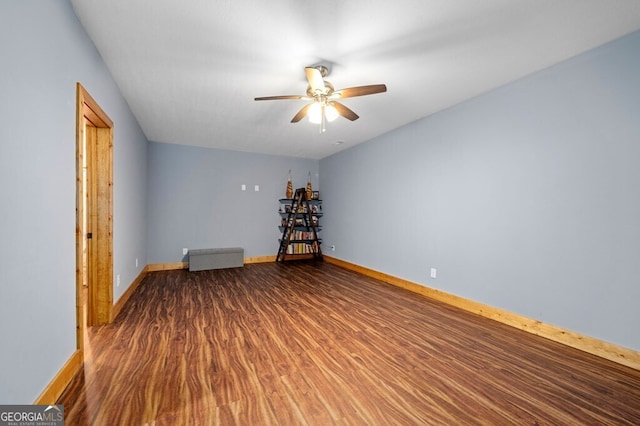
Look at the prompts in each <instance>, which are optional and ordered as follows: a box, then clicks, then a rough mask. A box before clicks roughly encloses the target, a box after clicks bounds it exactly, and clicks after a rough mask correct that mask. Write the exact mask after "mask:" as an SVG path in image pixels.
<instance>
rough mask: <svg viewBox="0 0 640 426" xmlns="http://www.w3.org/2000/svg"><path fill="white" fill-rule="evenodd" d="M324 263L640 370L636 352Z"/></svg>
mask: <svg viewBox="0 0 640 426" xmlns="http://www.w3.org/2000/svg"><path fill="white" fill-rule="evenodd" d="M324 259H325V261H326V262H328V263H332V264H334V265H337V266H340V267H342V268H345V269H349V270H351V271H355V272H358V273H360V274H363V275H366V276H368V277H371V278H375V279H377V280H380V281H383V282H385V283H387V284H391V285H394V286H397V287H401V288H404V289H406V290H409V291H412V292H414V293H418V294H421V295H423V296H426V297H429V298H431V299H435V300H438V301H440V302H444V303H447V304H449V305H452V306H455V307H458V308H460V309H464V310H465V311H469V312H473V313H475V314H478V315H481V316H483V317H486V318H490V319H492V320H495V321H498V322H501V323H503V324H507V325H510V326H512V327H515V328H518V329H520V330H524V331H526V332H528V333H531V334H535V335H537V336H540V337H544V338H547V339H549V340H553V341H555V342H558V343H562V344H564V345H567V346H570V347H572V348H575V349H579V350H581V351H584V352H588V353H590V354H593V355H597V356H599V357H602V358H605V359H608V360H610V361H614V362H616V363H618V364H622V365H626V366H627V367H631V368H633V369H636V370H640V352H638V351H634V350H632V349H628V348H625V347H622V346H618V345H614V344H612V343H608V342H605V341H602V340H598V339H595V338H593V337H589V336H585V335H582V334H579V333H576V332H573V331H570V330H565V329H562V328H560V327H556V326H554V325H550V324H545V323H543V322H540V321H537V320H533V319H530V318H527V317H524V316H521V315H518V314H514V313H511V312H507V311H503V310H501V309H497V308H494V307H491V306H487V305H483V304H482V303H478V302H474V301H472V300H468V299H464V298H462V297H459V296H455V295H452V294H449V293H446V292H443V291H440V290H436V289H433V288H429V287H426V286H423V285H421V284H417V283H414V282H411V281H407V280H404V279H402V278H397V277H394V276H392V275H388V274H385V273H383V272H379V271H375V270H373V269H369V268H366V267H364V266H360V265H356V264H354V263H351V262H347V261H344V260H341V259H337V258H334V257H330V256H326V255H325V256H324Z"/></svg>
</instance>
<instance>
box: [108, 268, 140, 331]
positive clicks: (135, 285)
mask: <svg viewBox="0 0 640 426" xmlns="http://www.w3.org/2000/svg"><path fill="white" fill-rule="evenodd" d="M147 272H149V266H148V265H147V266H145V267H144V268H143V269H142V271H140V274H139V275H138V276H137V277H136V279H135V280H133V282H132V283H131V285H130V286H129V288H128V289H127V290H126V291H125V292H124V293H122V296H120V298H119V299H118V301H117V302H116V303H115V304H114V305H113V316H112V318H114V319H115V318H116V317H117V316H118V314H119V313H120V311H122V308H123V307H124V304H125V303H127V300H129V298H130V297H131V295H132V294H133V293H134V292H135V291H136V289H137V288H138V286H139V285H140V283H141V282H142V280H143V279H144V277H146V276H147Z"/></svg>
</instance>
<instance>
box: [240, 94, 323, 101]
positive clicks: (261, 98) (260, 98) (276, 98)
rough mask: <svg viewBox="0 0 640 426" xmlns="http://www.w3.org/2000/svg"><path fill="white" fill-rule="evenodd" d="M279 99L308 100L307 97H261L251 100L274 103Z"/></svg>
mask: <svg viewBox="0 0 640 426" xmlns="http://www.w3.org/2000/svg"><path fill="white" fill-rule="evenodd" d="M279 99H305V100H310V99H311V98H309V97H308V96H302V95H282V96H262V97H259V98H253V100H254V101H275V100H279Z"/></svg>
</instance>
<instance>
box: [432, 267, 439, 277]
mask: <svg viewBox="0 0 640 426" xmlns="http://www.w3.org/2000/svg"><path fill="white" fill-rule="evenodd" d="M437 276H438V270H437V269H436V268H431V278H436V277H437Z"/></svg>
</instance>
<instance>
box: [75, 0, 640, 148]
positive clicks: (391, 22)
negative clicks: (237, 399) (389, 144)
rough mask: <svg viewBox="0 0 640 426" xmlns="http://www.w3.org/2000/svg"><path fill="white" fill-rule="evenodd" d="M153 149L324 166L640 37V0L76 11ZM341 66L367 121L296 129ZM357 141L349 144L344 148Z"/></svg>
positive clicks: (299, 0) (171, 4)
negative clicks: (292, 159)
mask: <svg viewBox="0 0 640 426" xmlns="http://www.w3.org/2000/svg"><path fill="white" fill-rule="evenodd" d="M71 4H72V5H73V8H74V10H75V12H76V14H77V16H78V18H79V19H80V21H81V22H82V24H83V26H84V27H85V28H86V30H87V32H88V34H89V36H90V37H91V39H92V40H93V42H94V43H95V45H96V47H97V48H98V50H99V52H100V54H101V55H102V57H103V58H104V61H105V63H106V64H107V67H108V68H109V70H110V71H111V73H112V74H113V77H114V79H115V80H116V82H117V84H118V85H119V87H120V89H121V90H122V93H123V95H124V97H125V98H126V100H127V102H128V103H129V105H130V107H131V109H132V111H133V114H134V115H135V116H136V118H137V120H138V122H139V123H140V125H141V127H142V130H143V131H144V133H145V134H146V136H147V138H148V139H149V140H152V141H156V142H168V143H175V144H185V145H194V146H203V147H212V148H221V149H230V150H237V151H247V152H258V153H265V154H276V155H290V156H296V157H305V158H314V159H319V158H323V157H326V156H328V155H331V154H333V153H335V152H338V151H340V150H343V149H346V148H349V147H352V146H354V145H356V144H358V143H361V142H364V141H366V140H369V139H371V138H373V137H375V136H377V135H380V134H382V133H385V132H388V131H390V130H392V129H394V128H397V127H400V126H402V125H404V124H407V123H409V122H412V121H415V120H417V119H419V118H422V117H425V116H428V115H430V114H433V113H434V112H437V111H440V110H442V109H445V108H447V107H450V106H452V105H455V104H457V103H459V102H461V101H464V100H465V99H469V98H471V97H473V96H476V95H478V94H481V93H483V92H486V91H488V90H491V89H493V88H495V87H498V86H500V85H503V84H505V83H507V82H510V81H513V80H515V79H518V78H520V77H522V76H524V75H527V74H529V73H532V72H534V71H537V70H540V69H543V68H545V67H548V66H550V65H552V64H554V63H557V62H560V61H562V60H564V59H567V58H569V57H571V56H574V55H576V54H578V53H581V52H583V51H586V50H589V49H591V48H594V47H596V46H599V45H602V44H604V43H606V42H608V41H610V40H613V39H615V38H618V37H620V36H623V35H625V34H628V33H630V32H633V31H635V30H638V29H640V1H639V0H615V1H612V0H482V1H479V0H392V1H390V0H386V1H383V0H325V1H310V0H270V1H257V0H188V1H178V0H109V1H107V0H71ZM318 63H323V64H328V65H330V75H329V76H328V77H327V78H326V80H328V81H330V82H332V83H333V85H334V86H335V87H336V89H340V88H345V87H351V86H360V85H367V84H377V83H385V84H386V85H387V88H388V91H387V92H386V93H382V94H376V95H370V96H363V97H357V98H350V99H345V100H344V101H343V103H344V104H345V105H346V106H348V107H349V108H351V109H352V110H354V111H355V112H356V113H357V114H358V115H360V119H359V120H357V121H354V122H350V121H348V120H346V119H344V118H342V117H339V118H338V119H337V120H336V121H334V122H332V123H329V124H328V125H327V131H326V132H325V133H323V134H320V132H319V128H318V127H319V126H318V125H314V124H311V123H309V122H308V120H307V119H304V120H302V121H301V122H299V123H297V124H291V123H290V120H291V118H292V117H293V116H294V115H295V113H296V112H297V111H298V110H299V109H300V108H302V106H304V101H300V100H278V101H261V102H256V101H254V100H253V98H254V97H256V96H271V95H298V94H300V95H302V94H304V93H305V90H306V86H307V82H306V79H305V73H304V67H305V66H309V65H315V64H318ZM338 141H340V142H343V143H342V144H337V142H338Z"/></svg>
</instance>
